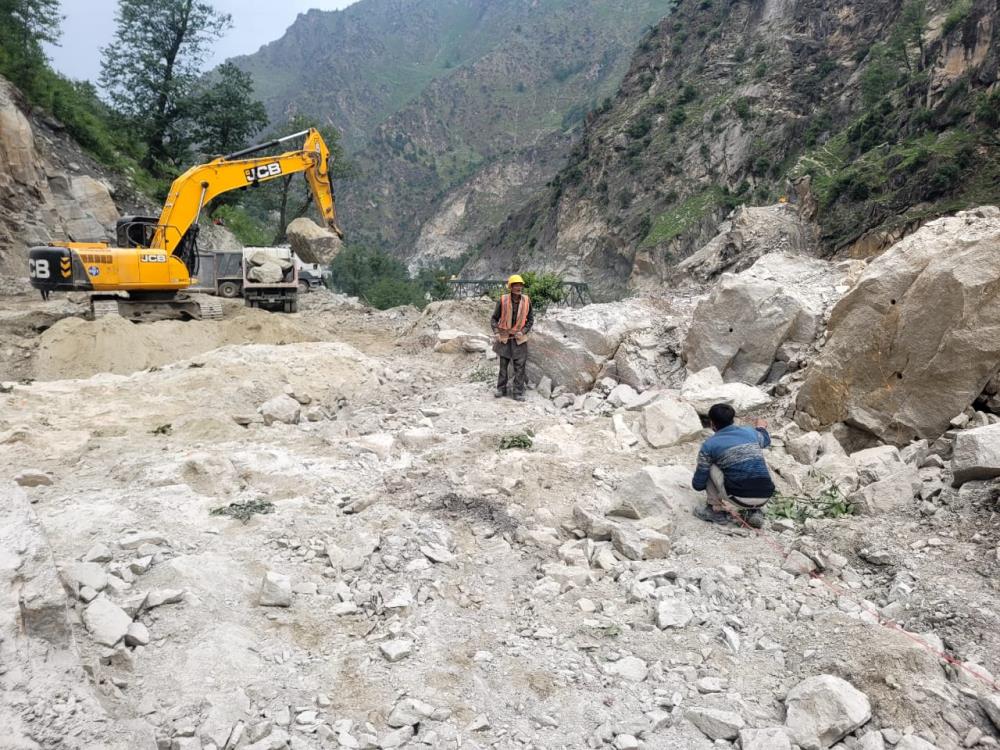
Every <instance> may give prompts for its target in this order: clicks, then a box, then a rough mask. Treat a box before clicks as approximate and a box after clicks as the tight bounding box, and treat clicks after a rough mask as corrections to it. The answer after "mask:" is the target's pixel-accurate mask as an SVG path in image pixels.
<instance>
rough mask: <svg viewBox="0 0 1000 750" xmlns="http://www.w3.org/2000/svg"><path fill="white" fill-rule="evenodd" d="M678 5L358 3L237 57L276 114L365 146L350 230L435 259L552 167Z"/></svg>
mask: <svg viewBox="0 0 1000 750" xmlns="http://www.w3.org/2000/svg"><path fill="white" fill-rule="evenodd" d="M671 5H672V0H639V1H638V2H636V1H634V0H633V1H626V0H583V1H576V2H571V1H570V0H446V1H445V2H441V1H440V0H405V1H404V0H362V1H361V2H359V3H357V4H356V5H354V6H351V7H349V8H347V9H346V10H344V11H338V12H319V11H310V12H309V13H307V14H304V15H301V16H299V18H298V19H297V20H296V22H295V24H293V26H292V27H291V28H290V29H289V30H288V32H287V33H286V35H285V36H284V37H283V38H282V39H280V40H278V41H276V42H274V43H272V44H269V45H267V46H266V47H264V48H262V49H261V50H260V52H258V53H256V54H255V55H251V56H248V57H243V58H238V59H236V61H235V62H236V63H237V64H238V65H239V66H240V67H241V68H243V69H244V70H246V71H248V72H250V73H251V74H252V75H253V76H254V80H255V84H256V87H257V94H258V95H259V96H261V97H262V98H263V100H264V101H265V103H266V104H267V106H268V110H269V112H270V113H271V115H272V118H273V119H276V120H280V119H282V117H283V115H284V113H285V112H288V111H297V112H302V113H304V114H307V115H312V116H315V117H317V118H323V119H329V120H330V121H331V122H333V124H335V125H336V126H337V127H339V128H341V129H342V130H343V131H344V132H345V134H346V141H347V143H348V145H349V146H352V147H354V148H356V149H360V153H359V154H358V162H359V165H360V167H361V169H362V174H361V176H360V177H359V178H358V179H356V180H353V181H351V182H348V183H346V184H345V185H344V186H343V187H342V188H341V193H340V207H341V211H342V216H343V221H344V225H345V228H346V229H347V231H348V232H349V233H350V235H351V237H352V238H353V239H354V240H358V241H364V242H370V243H374V244H378V245H380V246H382V247H386V248H388V249H391V250H392V251H394V252H395V253H396V254H398V255H400V256H401V257H406V258H412V257H413V256H414V255H415V254H417V253H418V252H419V255H420V256H421V257H422V258H424V259H426V260H427V261H436V260H437V259H438V258H440V257H441V256H446V255H452V256H454V255H458V254H461V253H462V252H464V250H465V249H466V248H467V247H468V246H469V244H470V243H471V242H473V241H475V240H476V239H477V238H478V237H479V236H481V227H482V225H483V224H484V223H491V222H492V223H496V222H497V221H499V220H502V219H503V218H504V217H505V216H506V215H507V214H508V213H509V212H510V210H511V209H512V208H513V207H514V206H516V205H517V204H518V203H519V202H520V201H521V200H523V199H525V198H526V197H527V196H528V195H530V194H531V192H533V191H534V190H535V189H537V188H538V187H540V186H541V185H543V184H544V183H545V181H547V180H548V179H549V178H550V177H551V175H552V174H553V173H554V171H555V170H556V169H557V168H558V165H559V164H560V163H561V161H562V159H563V158H564V157H565V154H566V149H567V148H568V143H569V142H568V139H567V133H568V132H569V131H571V130H572V129H573V127H574V126H576V125H578V123H579V121H580V119H581V118H582V116H583V113H584V112H586V111H587V110H588V109H590V108H592V107H593V106H596V104H597V103H598V102H599V101H601V99H603V98H604V97H605V96H607V95H608V94H610V93H612V92H613V91H614V90H615V88H616V87H617V86H618V84H619V82H620V81H621V77H622V76H623V74H624V73H625V70H626V69H627V66H628V58H629V55H630V53H631V50H632V49H633V47H634V45H635V42H636V41H637V40H638V39H639V38H640V36H641V33H642V31H643V30H644V29H646V28H647V27H648V26H649V24H651V23H654V22H657V21H659V19H660V18H662V16H663V15H664V14H665V13H666V12H667V11H668V10H669V8H670V6H671ZM428 222H429V223H428ZM418 238H419V251H418V250H417V249H416V248H415V244H416V243H418Z"/></svg>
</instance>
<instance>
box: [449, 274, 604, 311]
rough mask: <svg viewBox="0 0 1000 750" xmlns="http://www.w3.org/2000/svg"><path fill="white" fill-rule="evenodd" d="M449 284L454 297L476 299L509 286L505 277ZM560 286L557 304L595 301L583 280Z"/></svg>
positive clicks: (459, 280)
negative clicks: (559, 297)
mask: <svg viewBox="0 0 1000 750" xmlns="http://www.w3.org/2000/svg"><path fill="white" fill-rule="evenodd" d="M448 286H449V287H451V298H452V299H474V298H476V297H494V296H496V295H497V294H498V293H501V292H503V291H504V290H505V289H506V288H507V282H506V281H504V280H503V279H499V280H496V279H452V280H450V281H449V282H448ZM560 288H561V290H562V300H561V301H560V302H558V303H557V304H560V305H566V306H568V307H582V306H583V305H589V304H590V303H591V302H593V301H594V300H593V297H591V295H590V287H589V286H588V285H587V284H584V283H582V282H579V281H564V282H563V283H562V284H561V285H560Z"/></svg>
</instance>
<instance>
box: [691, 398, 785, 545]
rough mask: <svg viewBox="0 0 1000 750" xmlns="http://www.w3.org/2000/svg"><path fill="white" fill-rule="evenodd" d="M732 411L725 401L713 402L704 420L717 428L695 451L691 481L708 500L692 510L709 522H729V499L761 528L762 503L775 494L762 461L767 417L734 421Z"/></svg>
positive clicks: (765, 465)
mask: <svg viewBox="0 0 1000 750" xmlns="http://www.w3.org/2000/svg"><path fill="white" fill-rule="evenodd" d="M735 419H736V411H735V410H734V409H733V407H731V406H730V405H729V404H715V406H713V407H712V408H711V409H709V410H708V421H709V422H710V423H711V425H712V430H713V431H714V432H715V434H714V435H712V437H710V438H709V439H708V440H706V441H705V442H704V443H703V444H702V446H701V450H700V451H699V452H698V468H697V469H696V470H695V472H694V478H693V479H692V481H691V486H692V487H694V488H695V489H696V490H699V491H701V490H704V491H705V496H706V500H707V501H708V502H707V503H706V505H704V506H703V507H701V508H698V509H697V510H695V512H694V514H695V515H696V516H697V517H698V518H700V519H702V520H703V521H709V522H710V523H723V524H724V523H729V521H730V520H731V519H732V520H735V519H733V518H732V516H730V513H729V509H728V508H727V507H726V506H727V503H733V504H734V505H735V506H737V507H738V508H739V512H740V516H742V518H743V520H744V521H745V522H746V523H747V524H749V525H750V526H753V527H754V528H755V529H759V528H761V527H762V526H763V525H764V506H765V505H767V501H768V500H769V499H770V497H771V495H773V494H774V482H773V481H772V479H771V474H770V472H769V471H768V470H767V462H766V461H764V450H763V449H764V448H767V447H768V446H769V445H770V444H771V436H770V435H769V434H768V433H767V422H765V421H764V420H763V419H756V420H754V425H753V427H740V426H738V425H735V424H733V421H734V420H735Z"/></svg>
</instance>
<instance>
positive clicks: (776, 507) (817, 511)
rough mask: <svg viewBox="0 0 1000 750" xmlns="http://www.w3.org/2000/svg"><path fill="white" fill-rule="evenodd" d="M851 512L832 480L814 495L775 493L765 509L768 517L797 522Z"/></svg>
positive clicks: (850, 507)
mask: <svg viewBox="0 0 1000 750" xmlns="http://www.w3.org/2000/svg"><path fill="white" fill-rule="evenodd" d="M851 512H852V506H851V504H850V503H848V502H847V499H846V498H845V497H844V494H843V493H842V492H841V491H840V488H839V487H838V486H837V485H836V484H834V483H833V482H830V483H829V484H827V485H826V486H825V487H823V488H822V489H821V490H820V491H819V492H817V493H816V494H815V495H775V496H774V497H773V498H771V501H770V502H769V503H768V504H767V509H766V514H767V516H768V517H769V518H790V519H791V520H793V521H798V522H799V523H802V522H803V521H805V520H806V519H807V518H840V517H841V516H844V515H847V514H848V513H851Z"/></svg>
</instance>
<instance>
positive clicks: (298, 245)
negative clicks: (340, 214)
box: [285, 217, 344, 265]
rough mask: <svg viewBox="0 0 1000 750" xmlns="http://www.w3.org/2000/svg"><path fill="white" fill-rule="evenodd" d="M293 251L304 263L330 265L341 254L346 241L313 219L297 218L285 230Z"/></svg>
mask: <svg viewBox="0 0 1000 750" xmlns="http://www.w3.org/2000/svg"><path fill="white" fill-rule="evenodd" d="M285 235H286V236H287V237H288V243H289V244H290V245H291V246H292V251H293V252H294V253H295V254H296V255H297V256H299V259H300V260H302V262H303V263H320V264H322V265H329V264H330V262H331V261H333V259H334V258H336V257H337V256H338V255H340V251H341V250H342V249H343V247H344V242H343V240H341V239H340V238H339V237H338V236H337V235H336V234H335V233H334V232H333V231H332V230H330V229H327V228H326V227H321V226H320V225H319V224H317V223H316V222H315V221H313V220H312V219H307V218H305V217H301V218H298V219H295V220H294V221H292V222H291V223H290V224H289V225H288V229H286V230H285Z"/></svg>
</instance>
